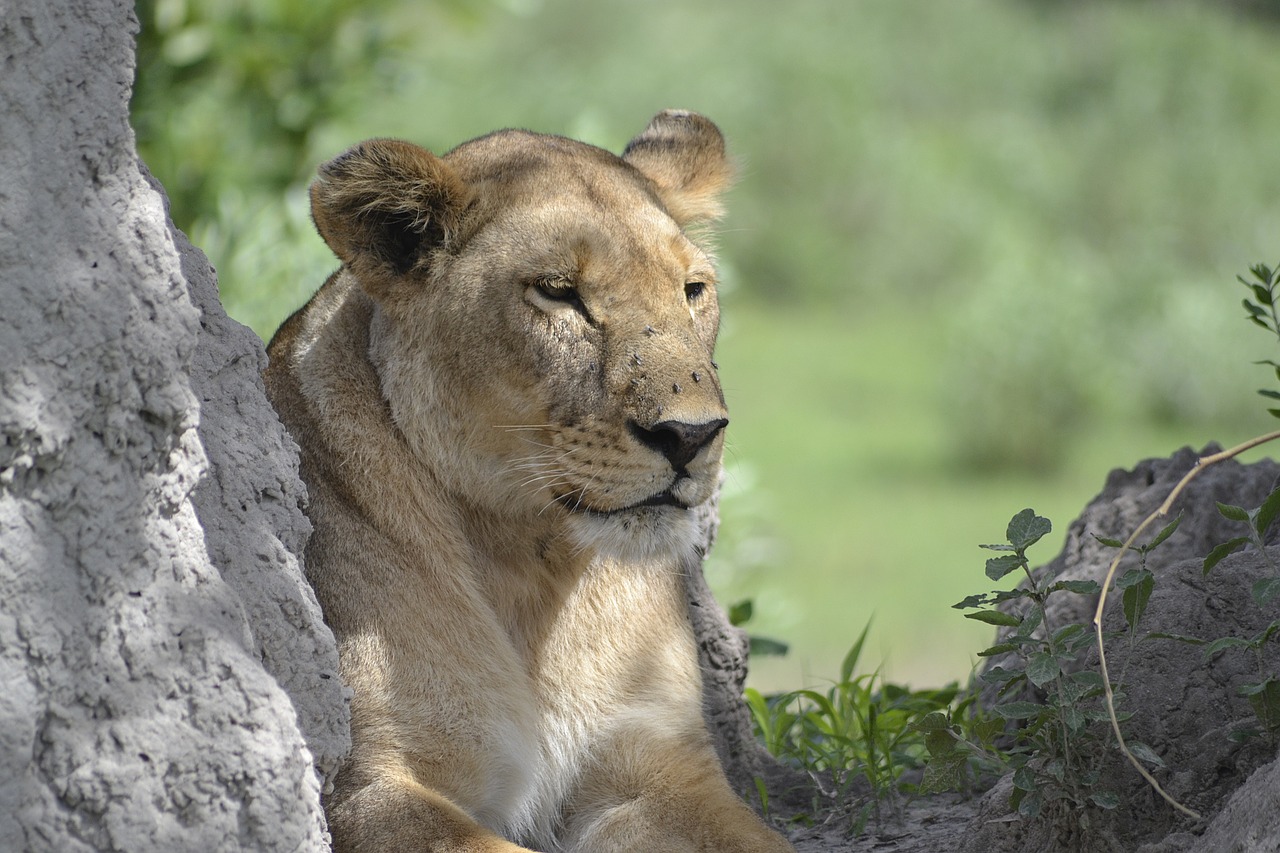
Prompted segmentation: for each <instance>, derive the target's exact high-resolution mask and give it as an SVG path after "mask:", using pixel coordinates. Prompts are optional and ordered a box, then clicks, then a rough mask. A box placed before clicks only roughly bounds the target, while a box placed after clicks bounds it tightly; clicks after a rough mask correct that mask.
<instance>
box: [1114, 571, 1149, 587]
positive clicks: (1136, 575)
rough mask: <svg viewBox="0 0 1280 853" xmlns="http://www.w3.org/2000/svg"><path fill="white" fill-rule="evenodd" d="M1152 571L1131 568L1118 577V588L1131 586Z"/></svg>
mask: <svg viewBox="0 0 1280 853" xmlns="http://www.w3.org/2000/svg"><path fill="white" fill-rule="evenodd" d="M1150 574H1151V572H1149V571H1147V570H1146V569H1130V570H1129V571H1127V572H1125V573H1124V574H1122V575H1121V576H1120V577H1118V578H1116V589H1128V588H1129V587H1131V586H1133V585H1134V584H1136V583H1137V582H1138V581H1140V580H1142V578H1143V577H1144V575H1150Z"/></svg>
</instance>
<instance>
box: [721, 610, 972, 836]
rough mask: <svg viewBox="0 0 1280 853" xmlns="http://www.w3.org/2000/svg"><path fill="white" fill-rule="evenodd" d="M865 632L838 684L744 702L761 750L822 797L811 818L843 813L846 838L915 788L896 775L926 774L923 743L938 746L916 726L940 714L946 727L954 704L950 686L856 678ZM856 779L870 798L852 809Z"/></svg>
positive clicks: (754, 694) (755, 695)
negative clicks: (804, 776)
mask: <svg viewBox="0 0 1280 853" xmlns="http://www.w3.org/2000/svg"><path fill="white" fill-rule="evenodd" d="M869 628H870V625H869V624H868V626H867V627H864V628H863V630H862V633H861V634H860V635H859V637H858V639H857V641H856V642H855V643H854V644H853V646H852V647H850V649H849V652H848V654H847V655H845V659H844V662H843V664H842V665H841V669H840V678H839V680H838V681H836V682H835V683H834V684H832V685H831V686H830V687H829V688H828V689H827V690H826V691H825V692H819V691H817V690H793V691H790V692H787V693H783V694H779V695H775V696H768V697H766V696H764V695H762V694H761V693H760V692H759V691H757V690H754V689H751V688H748V689H747V691H746V696H745V698H746V702H747V706H748V708H750V710H751V715H752V719H753V721H754V723H755V730H756V735H757V737H759V738H760V740H761V742H762V743H763V744H764V746H765V748H766V749H768V750H769V751H770V752H771V753H773V754H774V755H776V756H778V757H779V758H782V759H783V760H785V761H788V762H789V763H791V764H793V765H794V766H795V767H797V768H799V769H802V770H804V771H805V772H807V773H808V774H809V775H810V777H811V778H812V779H813V780H814V782H815V783H816V785H817V788H818V791H819V792H820V793H821V794H822V795H823V796H824V801H823V802H815V803H814V811H815V813H816V812H820V811H829V810H830V809H832V808H833V807H834V808H840V809H844V810H845V811H846V812H847V813H848V814H849V816H850V829H851V831H853V832H857V831H860V829H861V826H862V825H863V824H864V823H865V821H866V819H867V818H868V817H869V816H871V815H875V816H876V817H877V818H878V817H879V816H880V812H881V805H882V804H883V803H885V802H894V801H895V798H896V796H897V795H898V794H899V793H901V792H902V791H904V790H915V786H912V785H907V784H906V783H905V782H904V781H903V774H904V773H906V772H907V771H909V770H920V769H923V768H925V766H926V762H927V761H928V756H929V754H930V752H931V750H932V749H933V748H937V744H936V743H935V744H934V746H933V747H931V746H930V745H929V744H930V739H931V738H932V739H933V740H934V741H936V740H937V734H936V732H935V731H933V729H932V728H931V724H929V723H925V722H923V721H925V720H926V719H928V720H932V719H933V718H934V716H935V715H940V716H941V719H943V720H946V721H948V723H947V724H948V725H950V720H951V709H952V708H953V706H955V705H956V704H957V702H958V700H959V699H960V689H959V687H958V685H955V684H951V685H948V686H947V687H944V688H942V689H941V690H918V691H913V690H910V689H908V688H905V687H902V686H899V685H895V684H890V683H886V682H884V681H883V680H882V679H881V678H880V676H879V674H878V673H874V672H873V673H863V674H858V673H857V669H858V662H859V660H860V658H861V656H862V651H863V647H864V645H865V643H866V639H867V631H868V629H869ZM964 760H965V761H967V758H966V759H964ZM941 768H942V765H941V764H939V769H937V770H935V771H933V773H932V774H931V775H926V777H925V778H926V780H927V783H928V784H929V785H934V786H936V785H937V784H940V775H941V774H942V772H943V771H942V769H941ZM951 772H959V771H956V770H952V771H951ZM948 778H950V777H948ZM859 780H861V781H862V782H865V783H866V789H867V790H868V791H869V793H870V799H869V801H868V802H866V803H864V804H862V806H861V807H859V805H858V804H857V803H852V798H853V794H854V793H855V792H856V790H857V786H858V783H859ZM950 789H951V787H948V788H947V790H950ZM920 790H922V791H923V792H926V793H927V792H929V790H942V789H941V788H936V787H935V788H932V789H928V790H926V789H924V788H921V789H920Z"/></svg>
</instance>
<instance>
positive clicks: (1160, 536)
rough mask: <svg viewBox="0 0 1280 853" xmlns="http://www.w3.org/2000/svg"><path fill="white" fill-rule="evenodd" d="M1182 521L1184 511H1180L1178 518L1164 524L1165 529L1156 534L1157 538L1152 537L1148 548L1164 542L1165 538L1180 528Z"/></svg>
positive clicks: (1150, 548)
mask: <svg viewBox="0 0 1280 853" xmlns="http://www.w3.org/2000/svg"><path fill="white" fill-rule="evenodd" d="M1181 523H1182V513H1181V512H1179V513H1178V517H1177V518H1175V519H1174V520H1173V521H1171V522H1169V523H1168V524H1166V525H1165V526H1164V529H1163V530H1161V531H1160V532H1159V533H1157V534H1156V538H1155V539H1152V540H1151V541H1150V542H1149V543H1147V546H1146V550H1148V551H1150V550H1152V549H1154V548H1155V547H1156V546H1158V545H1160V544H1161V543H1162V542H1164V540H1166V539H1168V538H1169V537H1170V536H1172V535H1173V532H1174V531H1175V530H1177V529H1178V525H1179V524H1181Z"/></svg>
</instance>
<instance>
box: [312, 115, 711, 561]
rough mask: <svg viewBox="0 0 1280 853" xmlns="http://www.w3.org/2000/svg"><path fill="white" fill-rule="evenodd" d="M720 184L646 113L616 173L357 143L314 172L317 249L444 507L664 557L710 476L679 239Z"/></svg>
mask: <svg viewBox="0 0 1280 853" xmlns="http://www.w3.org/2000/svg"><path fill="white" fill-rule="evenodd" d="M728 175H729V169H728V165H727V162H726V160H725V157H724V145H723V140H722V139H721V137H720V134H719V131H717V130H716V129H715V127H714V125H712V124H711V123H710V122H708V121H706V120H705V119H703V118H701V117H700V116H696V115H691V114H685V113H663V114H661V115H659V116H658V117H657V118H655V119H654V121H653V122H652V123H651V124H650V126H649V127H648V128H647V129H646V131H645V132H644V133H643V134H641V135H640V136H639V137H637V138H636V139H635V140H633V141H632V143H631V144H630V145H629V146H628V148H627V152H626V153H625V154H624V155H623V157H621V158H620V157H616V156H614V155H612V154H609V153H607V152H604V151H602V150H600V149H597V148H593V147H591V146H587V145H584V144H581V143H577V142H572V141H569V140H566V139H561V138H559V137H548V136H540V135H535V134H530V133H525V132H520V131H505V132H501V133H498V134H494V135H491V136H487V137H483V138H481V139H479V140H475V141H473V142H470V143H467V144H465V145H463V146H461V147H459V148H458V149H455V150H454V151H452V152H450V153H449V154H448V155H446V156H445V157H443V158H436V157H434V156H433V155H431V154H429V153H428V152H426V151H424V150H422V149H420V148H416V147H415V146H411V145H409V144H407V143H402V142H394V141H388V140H375V141H371V142H367V143H364V144H362V145H360V146H357V147H356V148H354V149H352V150H351V151H350V152H348V153H347V154H344V155H343V156H341V157H339V158H338V159H336V160H334V161H333V162H331V163H330V164H328V165H327V166H325V167H324V168H323V169H322V170H321V178H320V180H319V181H317V183H316V185H315V187H314V188H313V210H314V213H315V219H316V223H317V226H318V227H319V229H320V231H321V234H322V235H323V236H324V237H325V239H326V240H327V241H328V242H329V244H330V245H331V246H332V247H333V248H334V250H335V251H336V252H337V254H338V255H339V257H340V258H342V260H343V261H344V262H345V264H346V266H347V268H348V270H349V271H350V273H351V274H353V275H355V276H356V277H357V279H358V280H359V281H360V284H361V285H362V287H363V288H364V289H365V291H366V292H367V293H369V295H370V296H372V297H373V299H374V301H375V303H376V305H377V309H376V313H375V318H374V325H373V330H372V338H371V340H372V344H371V350H372V352H371V355H372V357H373V360H374V363H375V365H376V367H377V369H378V373H379V376H380V378H381V381H382V386H383V387H382V391H383V396H384V397H385V399H386V401H387V403H388V405H389V407H390V410H391V414H392V417H393V419H394V421H395V423H396V425H397V426H398V427H399V429H400V430H401V431H402V432H403V434H404V436H405V438H406V440H407V443H408V445H409V447H410V448H412V451H413V453H414V454H416V455H417V456H418V457H419V458H420V459H421V460H423V461H424V462H425V463H426V464H427V466H428V467H429V468H430V470H431V471H432V472H433V473H434V474H435V475H436V476H438V477H439V478H440V479H441V481H442V484H443V485H444V486H445V487H446V488H447V489H448V490H449V491H450V492H451V493H453V494H454V495H455V496H456V497H459V498H461V499H463V500H465V501H467V502H469V503H471V504H472V505H474V506H477V507H482V508H484V509H486V510H488V511H489V512H490V513H493V514H497V515H500V516H512V515H516V516H523V517H526V518H542V519H548V518H549V519H555V520H558V521H559V522H562V523H563V524H564V525H565V528H566V530H567V531H568V532H569V533H570V535H571V536H573V538H574V539H575V540H576V541H577V542H578V543H579V544H581V545H583V546H590V547H594V548H598V549H602V550H605V551H608V552H613V553H636V552H640V553H645V552H671V551H673V550H677V549H680V548H685V547H688V546H689V545H690V544H691V542H692V541H693V536H692V533H693V524H692V520H691V518H690V512H689V509H690V508H692V507H695V506H697V505H699V504H702V503H704V502H705V501H707V500H708V499H709V498H710V497H711V496H712V494H713V493H714V491H715V487H716V484H717V480H718V478H719V471H720V456H721V450H722V446H723V440H724V439H723V429H724V426H725V425H726V423H727V422H728V421H727V415H726V410H725V406H724V398H723V396H722V394H721V391H720V383H719V377H718V376H717V374H716V367H715V363H714V362H713V361H712V354H713V350H714V346H715V339H716V332H717V327H718V323H719V309H718V305H717V299H716V273H715V267H714V266H713V264H712V261H711V258H710V257H709V256H708V255H707V253H706V252H705V251H704V249H703V248H702V247H700V246H699V245H698V243H697V242H696V241H695V240H694V239H692V238H691V237H690V235H689V233H688V231H687V229H688V227H689V226H691V225H695V224H698V223H699V222H701V221H706V220H708V219H711V218H713V217H714V216H715V215H716V214H717V213H718V205H717V201H716V199H717V196H718V194H719V192H720V191H721V190H722V189H723V187H724V186H725V184H726V183H727V180H728Z"/></svg>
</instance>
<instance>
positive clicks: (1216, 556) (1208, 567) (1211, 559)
mask: <svg viewBox="0 0 1280 853" xmlns="http://www.w3.org/2000/svg"><path fill="white" fill-rule="evenodd" d="M1248 544H1249V537H1248V536H1237V537H1236V538H1235V539H1229V540H1227V541H1226V542H1223V543H1222V544H1221V545H1219V546H1218V547H1216V548H1214V549H1213V550H1212V551H1210V552H1209V555H1208V556H1207V557H1205V558H1204V573H1205V574H1206V575H1207V574H1209V572H1211V571H1213V567H1214V566H1216V565H1218V563H1221V562H1222V561H1223V560H1225V559H1226V558H1227V557H1228V556H1229V555H1231V554H1232V553H1234V552H1236V551H1239V550H1240V549H1241V548H1243V547H1244V546H1245V545H1248Z"/></svg>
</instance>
